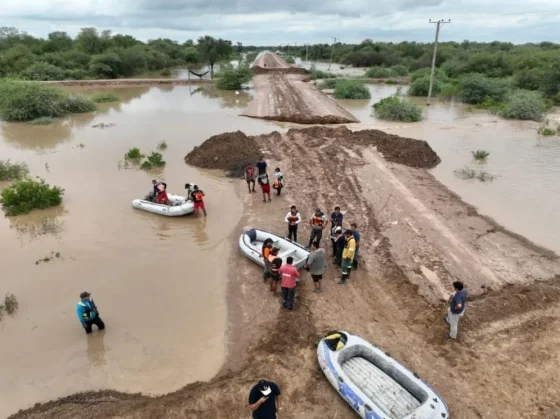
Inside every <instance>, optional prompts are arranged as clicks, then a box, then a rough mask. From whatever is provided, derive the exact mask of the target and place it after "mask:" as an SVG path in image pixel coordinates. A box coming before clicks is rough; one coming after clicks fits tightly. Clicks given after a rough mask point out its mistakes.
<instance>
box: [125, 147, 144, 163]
mask: <svg viewBox="0 0 560 419" xmlns="http://www.w3.org/2000/svg"><path fill="white" fill-rule="evenodd" d="M143 157H144V155H143V154H142V153H141V152H140V149H139V148H138V147H133V148H131V149H130V150H128V151H127V152H126V154H125V155H124V158H125V160H140V159H141V158H143Z"/></svg>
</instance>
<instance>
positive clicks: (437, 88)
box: [408, 76, 443, 96]
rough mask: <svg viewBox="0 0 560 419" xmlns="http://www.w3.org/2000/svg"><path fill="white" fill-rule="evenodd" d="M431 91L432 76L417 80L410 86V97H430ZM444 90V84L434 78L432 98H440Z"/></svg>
mask: <svg viewBox="0 0 560 419" xmlns="http://www.w3.org/2000/svg"><path fill="white" fill-rule="evenodd" d="M429 89H430V76H424V77H420V78H417V79H416V80H414V81H413V82H412V84H411V85H410V89H408V94H409V95H410V96H428V91H429ZM442 90H443V82H441V81H440V80H439V79H437V78H435V77H434V85H433V86H432V96H438V95H439V94H440V93H441V91H442Z"/></svg>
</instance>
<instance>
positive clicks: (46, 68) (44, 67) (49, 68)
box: [22, 62, 66, 81]
mask: <svg viewBox="0 0 560 419" xmlns="http://www.w3.org/2000/svg"><path fill="white" fill-rule="evenodd" d="M65 75H66V73H65V71H64V70H63V69H62V68H59V67H57V66H55V65H52V64H48V63H45V62H38V63H35V64H33V65H31V66H29V67H27V68H26V69H25V70H24V71H23V73H22V76H23V78H25V79H27V80H39V81H40V80H63V79H64V76H65Z"/></svg>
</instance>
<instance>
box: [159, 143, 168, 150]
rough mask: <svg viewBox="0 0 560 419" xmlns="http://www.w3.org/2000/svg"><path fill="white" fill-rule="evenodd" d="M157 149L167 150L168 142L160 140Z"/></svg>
mask: <svg viewBox="0 0 560 419" xmlns="http://www.w3.org/2000/svg"><path fill="white" fill-rule="evenodd" d="M157 149H158V150H162V151H163V150H167V142H165V141H160V142H159V143H158V145H157Z"/></svg>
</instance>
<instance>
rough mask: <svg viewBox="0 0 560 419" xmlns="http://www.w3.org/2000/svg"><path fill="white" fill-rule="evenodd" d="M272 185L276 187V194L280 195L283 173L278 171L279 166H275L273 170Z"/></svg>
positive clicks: (282, 185)
mask: <svg viewBox="0 0 560 419" xmlns="http://www.w3.org/2000/svg"><path fill="white" fill-rule="evenodd" d="M272 187H273V188H274V189H276V196H280V193H281V192H282V188H283V187H284V175H283V174H282V172H281V171H280V168H279V167H277V168H276V169H275V171H274V183H273V184H272Z"/></svg>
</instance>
